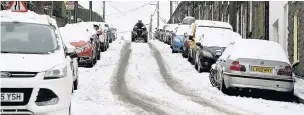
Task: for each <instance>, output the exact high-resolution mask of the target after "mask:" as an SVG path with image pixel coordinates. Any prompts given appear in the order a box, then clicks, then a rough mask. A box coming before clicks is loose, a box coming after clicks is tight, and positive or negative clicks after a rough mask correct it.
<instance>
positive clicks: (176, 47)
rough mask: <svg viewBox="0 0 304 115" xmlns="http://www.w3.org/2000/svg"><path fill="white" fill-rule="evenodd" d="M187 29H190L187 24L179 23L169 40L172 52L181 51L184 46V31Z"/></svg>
mask: <svg viewBox="0 0 304 115" xmlns="http://www.w3.org/2000/svg"><path fill="white" fill-rule="evenodd" d="M187 31H190V26H189V25H179V26H178V27H177V28H176V29H175V30H174V33H173V35H172V37H173V39H172V41H171V49H172V53H176V52H183V47H184V39H185V35H184V34H185V33H186V32H187Z"/></svg>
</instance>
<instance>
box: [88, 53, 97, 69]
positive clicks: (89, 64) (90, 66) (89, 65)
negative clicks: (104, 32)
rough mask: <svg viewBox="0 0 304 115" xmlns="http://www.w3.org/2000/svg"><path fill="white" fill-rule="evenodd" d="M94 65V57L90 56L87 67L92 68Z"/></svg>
mask: <svg viewBox="0 0 304 115" xmlns="http://www.w3.org/2000/svg"><path fill="white" fill-rule="evenodd" d="M94 65H95V58H94V56H92V60H91V61H90V62H89V63H88V65H87V67H89V68H92V67H94Z"/></svg>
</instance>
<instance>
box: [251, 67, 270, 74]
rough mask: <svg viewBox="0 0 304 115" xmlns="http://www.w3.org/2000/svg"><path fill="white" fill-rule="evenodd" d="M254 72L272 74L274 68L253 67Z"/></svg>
mask: <svg viewBox="0 0 304 115" xmlns="http://www.w3.org/2000/svg"><path fill="white" fill-rule="evenodd" d="M252 71H253V72H262V73H272V68H271V67H259V66H253V68H252Z"/></svg>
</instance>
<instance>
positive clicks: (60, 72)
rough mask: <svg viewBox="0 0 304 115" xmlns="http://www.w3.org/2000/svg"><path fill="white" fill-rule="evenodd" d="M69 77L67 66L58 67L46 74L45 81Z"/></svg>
mask: <svg viewBox="0 0 304 115" xmlns="http://www.w3.org/2000/svg"><path fill="white" fill-rule="evenodd" d="M65 76H67V66H66V65H65V64H60V65H57V66H55V67H53V68H51V69H50V70H47V71H46V72H45V74H44V79H57V78H62V77H65Z"/></svg>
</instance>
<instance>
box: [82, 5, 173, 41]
mask: <svg viewBox="0 0 304 115" xmlns="http://www.w3.org/2000/svg"><path fill="white" fill-rule="evenodd" d="M78 3H79V4H81V5H82V6H83V7H85V8H89V1H79V2H78ZM148 3H151V4H156V3H157V1H154V2H153V1H106V22H107V23H110V24H113V25H114V26H115V27H116V28H118V31H120V32H121V31H128V30H131V29H132V28H133V26H134V25H135V23H136V22H137V21H138V20H142V21H143V23H145V24H148V23H149V22H150V16H151V14H152V13H153V12H154V11H155V8H156V5H146V6H145V7H142V6H143V5H145V4H148ZM115 8H116V9H115ZM136 8H139V9H137V10H135V11H129V10H132V9H136ZM118 10H119V11H121V12H124V13H120V12H119V11H118ZM93 11H95V12H98V13H99V14H101V15H102V1H93ZM126 11H129V12H126ZM159 12H160V17H161V18H163V19H164V20H166V21H168V20H169V17H170V2H169V1H160V10H159ZM110 14H116V15H110ZM156 19H157V18H156V13H155V15H154V16H153V28H155V27H156V23H157V20H156ZM161 22H162V21H161V20H160V23H161ZM161 25H162V23H161ZM126 34H127V35H129V34H131V33H130V32H128V33H126ZM119 37H120V36H119Z"/></svg>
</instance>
